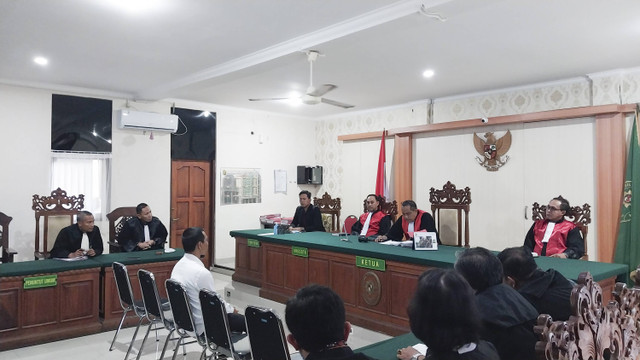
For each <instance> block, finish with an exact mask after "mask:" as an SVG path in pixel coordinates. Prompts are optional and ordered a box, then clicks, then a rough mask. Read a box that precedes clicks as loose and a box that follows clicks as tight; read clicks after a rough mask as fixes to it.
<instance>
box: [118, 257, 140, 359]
mask: <svg viewBox="0 0 640 360" xmlns="http://www.w3.org/2000/svg"><path fill="white" fill-rule="evenodd" d="M111 267H112V268H113V276H114V278H115V281H116V287H117V288H118V297H119V298H120V306H122V310H123V311H124V312H123V314H122V319H121V320H120V325H118V329H117V330H116V333H115V335H113V340H111V346H109V351H111V350H113V344H115V342H116V338H117V337H118V333H119V332H120V329H121V328H122V324H123V323H124V319H125V318H126V317H127V314H128V313H129V311H132V310H133V312H134V313H135V315H136V316H138V325H136V330H135V331H134V332H133V337H132V338H131V343H130V344H129V349H127V354H126V355H125V356H124V359H125V360H127V358H128V357H129V353H130V352H131V348H132V347H133V343H134V341H135V340H136V336H137V335H138V329H140V324H142V320H144V319H145V316H146V315H147V312H146V311H145V309H144V302H143V301H142V300H135V299H134V298H133V290H132V289H131V280H130V279H129V273H128V272H127V267H126V266H124V265H123V264H121V263H119V262H114V263H113V264H112V266H111Z"/></svg>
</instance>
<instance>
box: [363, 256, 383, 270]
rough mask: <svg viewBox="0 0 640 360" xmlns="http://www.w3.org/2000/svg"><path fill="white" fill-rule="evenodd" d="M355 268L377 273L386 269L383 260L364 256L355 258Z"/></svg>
mask: <svg viewBox="0 0 640 360" xmlns="http://www.w3.org/2000/svg"><path fill="white" fill-rule="evenodd" d="M356 266H358V267H361V268H366V269H371V270H379V271H385V269H386V263H385V261H384V260H382V259H376V258H370V257H366V256H356Z"/></svg>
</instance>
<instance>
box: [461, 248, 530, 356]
mask: <svg viewBox="0 0 640 360" xmlns="http://www.w3.org/2000/svg"><path fill="white" fill-rule="evenodd" d="M454 267H455V269H456V271H457V272H459V273H460V274H461V275H462V276H463V277H464V278H465V279H466V280H467V282H468V283H469V285H471V287H472V288H473V289H474V290H475V292H476V302H477V304H478V308H479V310H480V319H481V320H482V325H483V326H482V331H481V333H480V337H481V338H482V339H484V340H488V341H490V342H491V343H492V344H493V345H494V346H495V347H496V349H497V350H498V354H499V355H500V358H501V359H514V360H515V359H534V358H535V344H536V340H537V338H536V336H535V335H534V333H533V326H534V324H535V322H536V319H537V317H538V312H537V311H536V309H535V308H534V307H533V306H532V305H531V304H530V303H529V302H528V301H527V300H526V299H525V298H523V297H522V295H520V294H519V293H518V292H517V291H515V290H514V289H513V288H511V287H509V286H508V285H506V284H504V283H503V277H504V276H503V272H502V264H501V263H500V260H498V258H497V257H496V256H495V255H494V254H493V253H492V252H491V251H489V250H487V249H485V248H481V247H477V248H471V249H467V250H464V251H462V252H461V253H460V254H459V255H458V259H457V260H456V263H455V265H454Z"/></svg>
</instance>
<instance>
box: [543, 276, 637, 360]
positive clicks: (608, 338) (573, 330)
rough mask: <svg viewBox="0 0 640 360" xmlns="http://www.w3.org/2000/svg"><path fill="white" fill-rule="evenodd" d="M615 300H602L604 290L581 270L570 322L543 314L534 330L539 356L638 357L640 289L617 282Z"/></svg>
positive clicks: (549, 359) (551, 359) (578, 359)
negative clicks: (556, 319)
mask: <svg viewBox="0 0 640 360" xmlns="http://www.w3.org/2000/svg"><path fill="white" fill-rule="evenodd" d="M612 296H613V299H612V301H609V302H608V303H605V302H604V301H602V299H603V290H602V287H600V284H598V283H597V282H595V281H594V280H593V277H592V276H591V274H590V273H588V272H583V273H580V275H579V277H578V281H577V284H576V285H575V286H574V287H573V290H572V292H571V312H572V313H573V315H572V316H571V317H570V318H569V320H567V321H554V320H553V319H552V318H551V316H550V315H547V314H540V315H539V316H538V319H537V325H535V326H534V327H533V332H534V333H535V334H536V337H537V338H538V342H537V343H536V345H535V351H536V358H537V359H544V360H560V359H575V360H595V359H619V360H622V359H624V360H632V359H638V357H639V354H640V336H639V335H638V334H639V333H640V332H639V331H638V326H637V324H638V321H639V320H640V319H639V318H640V289H638V288H629V287H627V284H626V283H620V282H618V283H616V284H615V288H614V290H613V292H612Z"/></svg>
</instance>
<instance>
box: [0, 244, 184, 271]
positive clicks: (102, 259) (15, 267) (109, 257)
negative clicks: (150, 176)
mask: <svg viewBox="0 0 640 360" xmlns="http://www.w3.org/2000/svg"><path fill="white" fill-rule="evenodd" d="M182 255H184V250H182V249H176V251H174V252H172V253H162V254H156V251H153V250H149V251H136V252H130V253H126V252H125V253H114V254H102V255H99V256H96V257H93V258H89V259H87V260H79V261H63V260H55V259H45V260H34V261H22V262H14V263H6V264H0V277H5V276H23V275H36V274H49V273H58V272H62V271H69V270H80V269H90V268H102V267H111V264H112V263H113V262H114V261H118V262H121V263H123V264H125V265H131V264H143V263H154V262H161V261H174V260H179V259H180V258H181V257H182Z"/></svg>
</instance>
